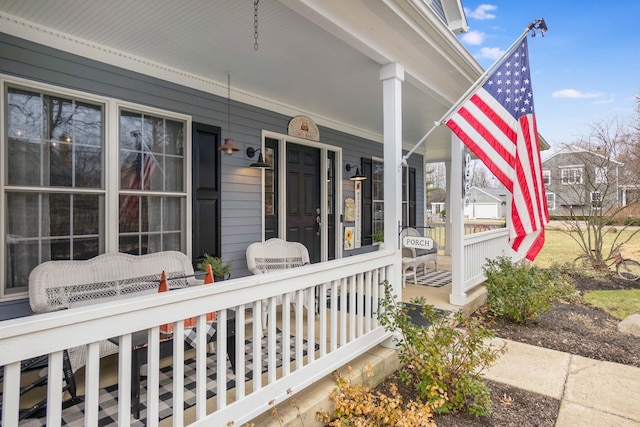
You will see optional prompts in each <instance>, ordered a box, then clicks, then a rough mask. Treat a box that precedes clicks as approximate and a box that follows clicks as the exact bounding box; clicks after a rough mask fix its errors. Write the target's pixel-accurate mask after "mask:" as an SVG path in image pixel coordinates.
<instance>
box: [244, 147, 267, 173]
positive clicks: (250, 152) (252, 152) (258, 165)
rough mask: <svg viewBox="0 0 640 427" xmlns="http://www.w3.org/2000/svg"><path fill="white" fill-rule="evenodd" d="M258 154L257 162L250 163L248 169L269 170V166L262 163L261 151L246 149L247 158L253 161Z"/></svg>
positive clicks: (251, 148) (259, 149)
mask: <svg viewBox="0 0 640 427" xmlns="http://www.w3.org/2000/svg"><path fill="white" fill-rule="evenodd" d="M256 153H258V161H257V162H255V163H251V164H250V165H249V167H251V168H258V169H271V165H270V164H269V163H267V162H265V161H264V158H263V157H262V149H261V148H258V149H255V148H253V147H247V157H248V158H250V159H253V157H254V156H255V155H256Z"/></svg>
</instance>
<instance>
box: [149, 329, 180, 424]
mask: <svg viewBox="0 0 640 427" xmlns="http://www.w3.org/2000/svg"><path fill="white" fill-rule="evenodd" d="M174 326H175V325H174ZM147 334H148V341H147V342H148V343H149V346H148V347H147V426H149V427H155V426H157V425H158V414H159V412H160V409H159V408H160V405H159V400H160V327H159V326H155V327H153V328H150V329H149V330H148V332H147Z"/></svg>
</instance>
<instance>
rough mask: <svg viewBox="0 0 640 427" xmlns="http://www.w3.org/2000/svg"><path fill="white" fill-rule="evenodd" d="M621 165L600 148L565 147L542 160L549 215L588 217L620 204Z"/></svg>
mask: <svg viewBox="0 0 640 427" xmlns="http://www.w3.org/2000/svg"><path fill="white" fill-rule="evenodd" d="M622 167H623V164H622V163H621V162H618V161H617V160H615V159H612V158H610V157H609V156H608V155H607V153H606V152H604V151H602V150H593V151H591V150H587V149H585V148H582V147H578V146H569V147H566V148H564V149H562V150H559V151H558V152H556V153H554V154H552V155H551V156H550V157H548V158H547V159H545V160H544V161H543V162H542V168H543V171H542V173H543V178H544V180H545V189H546V194H547V205H548V207H549V214H550V215H551V216H552V217H553V216H573V215H575V216H589V215H592V214H593V213H594V212H606V211H607V210H609V209H611V208H615V207H619V206H623V205H624V203H625V202H624V200H626V197H625V196H626V194H625V192H624V190H625V188H626V187H625V186H623V183H624V177H623V176H622Z"/></svg>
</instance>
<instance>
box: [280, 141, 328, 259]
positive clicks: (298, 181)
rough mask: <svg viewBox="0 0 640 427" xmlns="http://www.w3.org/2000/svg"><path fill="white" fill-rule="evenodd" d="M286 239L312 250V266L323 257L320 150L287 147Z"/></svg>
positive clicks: (288, 145) (300, 146) (296, 146)
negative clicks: (321, 250)
mask: <svg viewBox="0 0 640 427" xmlns="http://www.w3.org/2000/svg"><path fill="white" fill-rule="evenodd" d="M286 191H287V193H286V195H287V236H286V239H287V240H288V241H290V242H300V243H302V244H304V245H305V246H306V247H307V249H308V250H309V258H310V259H311V262H319V261H320V259H321V254H320V238H321V236H320V217H321V211H320V149H318V148H313V147H307V146H304V145H298V144H292V143H288V144H287V190H286Z"/></svg>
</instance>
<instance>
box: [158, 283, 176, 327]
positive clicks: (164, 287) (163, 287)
mask: <svg viewBox="0 0 640 427" xmlns="http://www.w3.org/2000/svg"><path fill="white" fill-rule="evenodd" d="M168 290H169V284H168V283H167V274H166V273H165V272H164V271H163V272H162V274H161V275H160V285H159V286H158V293H160V292H167V291H168ZM160 330H161V331H162V332H164V333H167V334H170V333H172V332H173V323H167V324H164V325H160Z"/></svg>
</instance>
